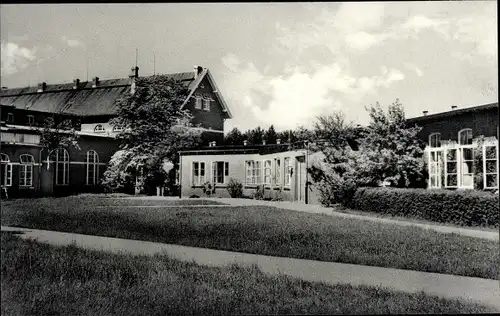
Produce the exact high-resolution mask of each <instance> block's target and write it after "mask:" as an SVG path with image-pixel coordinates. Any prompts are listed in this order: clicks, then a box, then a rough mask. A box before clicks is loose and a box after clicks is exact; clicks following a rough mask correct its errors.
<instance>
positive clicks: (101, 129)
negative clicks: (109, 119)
mask: <svg viewBox="0 0 500 316" xmlns="http://www.w3.org/2000/svg"><path fill="white" fill-rule="evenodd" d="M105 132H106V129H105V128H104V126H102V124H97V125H96V126H95V127H94V133H105Z"/></svg>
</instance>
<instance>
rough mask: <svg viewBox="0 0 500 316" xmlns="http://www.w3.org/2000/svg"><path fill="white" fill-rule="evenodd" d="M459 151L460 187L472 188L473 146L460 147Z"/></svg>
mask: <svg viewBox="0 0 500 316" xmlns="http://www.w3.org/2000/svg"><path fill="white" fill-rule="evenodd" d="M459 152H460V168H459V171H460V183H459V185H460V187H461V188H469V189H472V188H474V148H471V147H463V146H462V147H461V148H460V149H459Z"/></svg>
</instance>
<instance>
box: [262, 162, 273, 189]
mask: <svg viewBox="0 0 500 316" xmlns="http://www.w3.org/2000/svg"><path fill="white" fill-rule="evenodd" d="M271 172H272V169H271V160H265V161H264V184H266V185H271Z"/></svg>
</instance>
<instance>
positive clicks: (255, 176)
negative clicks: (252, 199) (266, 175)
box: [245, 160, 262, 185]
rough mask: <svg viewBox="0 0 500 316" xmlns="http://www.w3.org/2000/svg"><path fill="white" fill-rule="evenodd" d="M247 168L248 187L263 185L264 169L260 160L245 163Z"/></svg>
mask: <svg viewBox="0 0 500 316" xmlns="http://www.w3.org/2000/svg"><path fill="white" fill-rule="evenodd" d="M245 166H246V172H245V173H246V184H247V185H259V184H261V183H262V169H261V164H260V161H258V160H247V161H245Z"/></svg>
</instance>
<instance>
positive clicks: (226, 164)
mask: <svg viewBox="0 0 500 316" xmlns="http://www.w3.org/2000/svg"><path fill="white" fill-rule="evenodd" d="M224 175H225V176H226V177H228V176H229V162H226V163H224Z"/></svg>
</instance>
